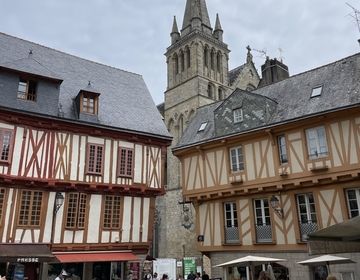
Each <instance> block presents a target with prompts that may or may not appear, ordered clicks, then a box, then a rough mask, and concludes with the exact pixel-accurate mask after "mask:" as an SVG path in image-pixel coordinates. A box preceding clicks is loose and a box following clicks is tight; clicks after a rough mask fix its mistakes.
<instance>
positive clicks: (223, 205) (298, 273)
mask: <svg viewBox="0 0 360 280" xmlns="http://www.w3.org/2000/svg"><path fill="white" fill-rule="evenodd" d="M359 57H360V56H359V55H355V56H352V57H349V58H346V59H343V60H341V61H338V62H335V63H333V64H329V65H326V66H323V67H320V68H318V69H315V70H311V71H309V72H306V73H303V74H299V75H297V76H294V77H290V78H288V79H286V80H284V81H282V82H278V83H275V84H273V85H270V86H266V87H263V88H260V89H258V90H255V91H254V92H252V93H250V92H245V91H241V90H236V91H235V92H234V93H233V94H232V95H231V96H230V97H229V98H227V99H226V100H225V101H223V102H219V103H218V104H216V105H213V106H205V107H203V108H200V109H199V112H198V114H197V115H196V116H195V118H194V121H193V122H192V123H191V124H190V125H189V129H188V130H187V131H186V132H185V134H184V137H183V138H182V139H181V141H180V144H179V145H178V146H177V147H175V149H174V153H175V155H176V156H177V157H179V158H180V160H181V166H182V188H183V193H184V195H185V197H186V199H187V200H190V201H192V203H193V205H194V206H195V209H196V220H197V225H196V226H197V234H198V236H199V239H198V241H199V242H198V248H199V250H200V251H201V252H202V253H204V254H206V255H207V256H208V257H210V258H211V260H212V265H217V264H220V263H224V262H226V261H230V260H232V259H235V258H237V257H242V256H245V255H253V254H255V255H257V254H258V255H265V256H269V257H277V258H281V259H287V262H286V263H283V264H281V265H276V266H275V267H274V270H275V271H276V273H278V275H277V276H279V277H280V275H282V276H284V277H285V276H286V277H290V279H304V277H305V279H316V278H313V277H317V276H314V275H315V274H316V273H320V272H319V271H320V270H321V271H322V272H324V271H323V270H322V269H323V268H322V267H317V268H310V269H309V268H308V267H303V266H300V265H297V264H296V262H298V261H301V260H304V259H306V258H308V253H307V252H308V247H307V237H308V234H310V233H312V232H315V231H316V230H318V229H322V228H325V227H328V226H330V225H333V224H337V223H340V222H342V221H344V220H347V219H349V218H352V217H355V216H358V215H359V211H360V177H359V168H360V107H359V104H358V101H356V100H358V98H359V96H358V89H359V82H358V79H356V78H354V77H355V73H358V72H356V71H357V70H354V69H359V66H360V63H359ZM320 73H321V74H320ZM338 73H343V76H342V77H341V78H340V77H339V75H338ZM319 84H320V85H322V92H321V94H320V95H316V96H312V95H313V88H316V87H317V86H318V85H319ZM299 88H300V89H299ZM345 89H349V90H348V91H346V93H345ZM345 96H346V101H344V100H343V99H344V98H345ZM340 100H341V101H340ZM239 110H241V111H240V112H239ZM204 127H205V128H204ZM351 257H352V258H353V260H355V261H356V260H359V259H360V256H359V254H353V255H351ZM258 269H260V268H258ZM258 272H259V271H257V273H258ZM335 272H337V273H342V274H343V276H344V275H345V274H346V275H353V276H354V275H358V273H359V270H358V268H357V267H356V266H354V265H353V266H351V265H349V266H347V267H346V266H345V267H341V268H338V269H335ZM212 273H213V275H212V276H213V277H214V276H216V277H220V276H223V275H222V270H221V269H220V268H213V271H212ZM325 273H326V271H325ZM225 277H227V279H228V280H229V279H237V278H238V277H246V271H240V270H239V271H237V272H236V273H235V272H234V268H233V269H230V270H227V273H226V275H225ZM279 279H283V278H279Z"/></svg>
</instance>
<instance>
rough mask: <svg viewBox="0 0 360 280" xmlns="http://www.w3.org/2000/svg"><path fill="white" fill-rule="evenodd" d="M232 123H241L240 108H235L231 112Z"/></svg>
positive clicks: (241, 112) (241, 113)
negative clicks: (232, 116)
mask: <svg viewBox="0 0 360 280" xmlns="http://www.w3.org/2000/svg"><path fill="white" fill-rule="evenodd" d="M233 115H234V123H239V122H242V121H243V110H242V108H237V109H234V110H233Z"/></svg>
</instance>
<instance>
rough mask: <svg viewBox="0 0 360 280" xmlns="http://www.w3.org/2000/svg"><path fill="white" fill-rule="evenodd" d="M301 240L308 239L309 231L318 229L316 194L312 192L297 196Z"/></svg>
mask: <svg viewBox="0 0 360 280" xmlns="http://www.w3.org/2000/svg"><path fill="white" fill-rule="evenodd" d="M296 200H297V206H298V213H299V222H300V232H301V240H302V241H306V240H307V236H308V234H309V233H312V232H314V231H316V230H317V220H316V210H315V201H314V196H313V195H312V194H311V193H307V194H299V195H297V196H296Z"/></svg>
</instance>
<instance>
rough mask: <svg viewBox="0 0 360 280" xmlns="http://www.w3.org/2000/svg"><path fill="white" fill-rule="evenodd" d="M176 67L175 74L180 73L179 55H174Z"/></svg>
mask: <svg viewBox="0 0 360 280" xmlns="http://www.w3.org/2000/svg"><path fill="white" fill-rule="evenodd" d="M174 67H175V74H178V73H179V57H178V55H177V54H175V55H174Z"/></svg>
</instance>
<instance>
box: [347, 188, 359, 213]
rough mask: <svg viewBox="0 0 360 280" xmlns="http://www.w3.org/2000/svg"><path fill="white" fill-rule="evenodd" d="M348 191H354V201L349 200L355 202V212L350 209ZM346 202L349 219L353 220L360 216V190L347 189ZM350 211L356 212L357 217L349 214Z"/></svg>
mask: <svg viewBox="0 0 360 280" xmlns="http://www.w3.org/2000/svg"><path fill="white" fill-rule="evenodd" d="M349 191H354V192H355V199H351V200H355V201H356V204H357V210H355V209H354V210H352V209H351V207H350V199H349ZM346 202H347V205H348V209H349V217H350V218H354V217H357V216H359V215H360V188H355V189H347V190H346ZM352 211H357V212H358V215H355V216H353V215H352V214H351V212H352Z"/></svg>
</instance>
